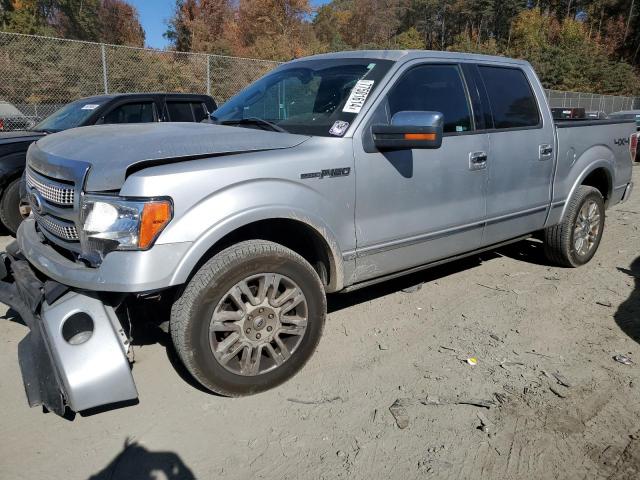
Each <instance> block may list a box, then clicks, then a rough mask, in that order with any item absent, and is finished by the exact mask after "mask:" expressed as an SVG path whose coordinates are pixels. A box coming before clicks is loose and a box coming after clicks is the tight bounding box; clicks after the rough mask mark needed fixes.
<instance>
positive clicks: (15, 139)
mask: <svg viewBox="0 0 640 480" xmlns="http://www.w3.org/2000/svg"><path fill="white" fill-rule="evenodd" d="M216 108H217V107H216V103H215V101H214V100H213V98H211V97H210V96H208V95H197V94H182V93H180V94H176V93H127V94H110V95H99V96H94V97H87V98H81V99H79V100H76V101H74V102H71V103H69V104H67V105H65V106H64V107H62V108H61V109H60V110H58V111H56V112H55V113H53V114H52V115H50V116H49V117H47V118H45V119H44V120H43V121H42V122H40V123H39V124H38V125H35V126H34V125H33V123H25V122H23V123H21V124H20V128H17V125H18V124H17V123H16V122H13V126H14V127H16V128H13V129H11V130H14V131H11V132H0V220H1V221H2V223H3V225H4V226H5V227H6V228H7V229H8V230H9V231H10V232H11V233H13V234H15V233H16V231H17V229H18V225H20V222H21V221H22V218H23V215H24V214H25V213H28V211H27V212H25V211H22V212H21V211H20V203H21V196H22V195H21V188H20V177H21V176H22V173H23V171H24V165H25V157H26V153H27V149H28V148H29V145H31V143H32V142H34V141H35V140H37V139H39V138H41V137H43V136H45V135H47V134H51V133H56V132H61V131H63V130H67V129H70V128H76V127H81V126H86V125H100V124H113V123H149V122H200V121H202V120H204V119H206V118H208V117H209V112H213V111H214V110H215V109H216ZM1 117H2V103H1V102H0V121H1ZM24 118H26V117H24ZM0 130H2V128H0ZM7 130H9V129H7ZM24 208H25V206H24V205H23V210H24Z"/></svg>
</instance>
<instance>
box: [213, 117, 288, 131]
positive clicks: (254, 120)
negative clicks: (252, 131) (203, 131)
mask: <svg viewBox="0 0 640 480" xmlns="http://www.w3.org/2000/svg"><path fill="white" fill-rule="evenodd" d="M218 124H219V125H258V126H260V125H262V126H265V127H267V128H270V129H271V130H273V131H274V132H282V133H289V132H287V130H285V129H284V128H282V127H281V126H280V125H276V124H275V123H273V122H270V121H268V120H264V119H262V118H258V117H249V118H240V119H237V120H222V121H221V122H218Z"/></svg>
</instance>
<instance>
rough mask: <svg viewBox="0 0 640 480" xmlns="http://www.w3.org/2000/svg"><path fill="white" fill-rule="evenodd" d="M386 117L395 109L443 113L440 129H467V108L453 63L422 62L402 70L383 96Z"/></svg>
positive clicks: (468, 113)
mask: <svg viewBox="0 0 640 480" xmlns="http://www.w3.org/2000/svg"><path fill="white" fill-rule="evenodd" d="M387 100H388V103H389V116H390V117H393V115H394V114H396V113H397V112H401V111H404V110H409V111H434V112H441V113H442V114H443V115H444V131H445V133H447V132H466V131H469V130H471V128H472V127H471V111H470V108H469V103H468V101H467V94H466V91H465V89H464V85H463V83H462V77H461V75H460V70H459V69H458V67H457V66H455V65H422V66H419V67H414V68H412V69H411V70H409V71H408V72H406V73H405V74H404V75H403V76H402V78H401V79H400V80H399V81H398V83H396V84H395V85H394V86H393V88H392V89H391V91H390V92H389V95H388V97H387Z"/></svg>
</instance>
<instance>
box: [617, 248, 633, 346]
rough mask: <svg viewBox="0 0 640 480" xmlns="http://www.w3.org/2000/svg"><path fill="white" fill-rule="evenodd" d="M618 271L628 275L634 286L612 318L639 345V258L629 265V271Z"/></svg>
mask: <svg viewBox="0 0 640 480" xmlns="http://www.w3.org/2000/svg"><path fill="white" fill-rule="evenodd" d="M618 270H619V271H620V272H622V273H625V274H627V275H629V277H631V278H632V279H633V282H634V286H633V291H632V292H631V295H629V298H627V299H626V300H625V301H624V302H622V303H621V304H620V306H619V307H618V309H617V310H616V313H615V314H614V316H613V317H614V319H615V321H616V324H617V325H618V327H620V330H622V331H623V332H624V333H626V334H627V335H628V336H629V337H630V338H631V339H633V340H635V341H636V342H637V343H640V257H638V258H636V259H635V260H634V261H633V262H632V263H631V266H630V268H629V269H626V268H621V267H618Z"/></svg>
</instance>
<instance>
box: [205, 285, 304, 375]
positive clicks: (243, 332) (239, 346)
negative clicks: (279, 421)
mask: <svg viewBox="0 0 640 480" xmlns="http://www.w3.org/2000/svg"><path fill="white" fill-rule="evenodd" d="M307 321H308V307H307V299H306V297H305V295H304V293H303V292H302V290H301V289H300V287H298V285H297V284H296V283H295V282H294V281H293V280H291V279H290V278H288V277H286V276H284V275H280V274H277V273H263V274H259V275H253V276H251V277H248V278H245V279H244V280H242V281H240V282H238V283H237V284H236V285H234V286H233V287H232V288H230V289H229V291H227V293H225V294H224V295H223V297H222V299H221V300H220V301H219V302H218V304H217V305H216V307H215V309H214V312H213V315H212V318H211V323H210V325H209V335H210V344H211V351H212V352H213V355H214V356H215V357H216V359H217V360H218V361H219V362H220V364H221V365H222V366H223V367H224V368H225V369H227V370H229V371H230V372H232V373H235V374H238V375H244V376H253V375H259V374H262V373H266V372H268V371H270V370H273V369H275V368H277V367H278V366H280V365H282V364H283V363H284V362H286V361H287V360H288V359H289V358H290V357H291V355H292V354H293V353H294V352H295V351H296V349H297V348H298V346H299V345H300V342H301V341H302V338H303V337H304V334H305V331H306V328H307Z"/></svg>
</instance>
